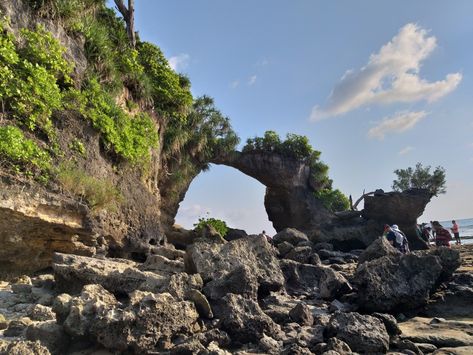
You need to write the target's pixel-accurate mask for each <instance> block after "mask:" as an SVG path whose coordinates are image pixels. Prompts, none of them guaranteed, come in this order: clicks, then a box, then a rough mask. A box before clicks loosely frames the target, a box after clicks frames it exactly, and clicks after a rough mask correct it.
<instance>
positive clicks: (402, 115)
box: [368, 111, 427, 140]
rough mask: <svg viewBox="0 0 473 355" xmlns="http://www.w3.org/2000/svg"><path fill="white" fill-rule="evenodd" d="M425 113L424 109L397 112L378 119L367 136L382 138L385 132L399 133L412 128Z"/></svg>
mask: <svg viewBox="0 0 473 355" xmlns="http://www.w3.org/2000/svg"><path fill="white" fill-rule="evenodd" d="M426 115H427V113H426V112H425V111H419V112H406V111H403V112H398V113H396V114H395V115H394V116H390V117H385V118H383V119H382V120H381V121H379V122H378V124H377V125H376V126H375V127H373V128H371V129H370V130H369V131H368V136H369V137H370V138H377V139H379V140H383V139H384V136H385V135H386V134H389V133H391V132H395V133H401V132H405V131H407V130H409V129H411V128H413V127H414V126H415V125H416V124H417V122H419V121H420V120H421V119H422V118H424V117H425V116H426Z"/></svg>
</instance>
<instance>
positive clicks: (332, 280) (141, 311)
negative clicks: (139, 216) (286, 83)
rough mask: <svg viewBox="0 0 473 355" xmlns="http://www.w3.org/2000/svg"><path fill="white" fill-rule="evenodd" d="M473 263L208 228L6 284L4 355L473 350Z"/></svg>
mask: <svg viewBox="0 0 473 355" xmlns="http://www.w3.org/2000/svg"><path fill="white" fill-rule="evenodd" d="M460 255H461V258H460ZM460 260H461V262H460ZM472 268H473V246H468V245H467V246H461V247H454V248H452V249H446V248H441V249H430V250H427V251H416V252H413V253H411V254H409V255H401V254H399V253H398V252H397V251H396V250H394V249H393V248H392V247H391V246H390V245H389V244H388V243H386V241H385V240H384V239H382V238H379V239H377V240H376V241H375V242H373V244H372V245H371V246H370V247H368V248H367V249H366V250H364V251H363V250H352V251H350V252H341V251H337V250H334V249H333V246H332V245H331V244H328V243H318V244H314V243H312V242H311V241H309V239H308V238H307V236H306V235H305V234H303V233H301V232H299V231H297V230H294V229H285V230H283V231H282V232H280V233H278V234H277V235H276V236H275V237H274V240H273V243H272V244H270V243H269V242H268V241H267V240H266V239H265V238H264V237H260V236H243V237H241V238H238V239H235V240H232V241H226V240H224V239H223V238H222V237H221V236H220V235H218V234H217V233H215V231H213V230H212V229H208V230H206V231H204V233H203V234H202V235H201V236H199V237H197V238H195V240H193V243H192V244H189V245H188V246H187V248H186V250H179V249H176V248H175V247H174V246H173V245H171V244H169V245H165V246H155V247H153V248H152V250H151V251H150V254H149V256H148V258H147V259H146V261H145V262H143V263H139V262H135V261H131V260H126V259H118V258H115V259H112V258H107V257H105V256H101V255H96V256H95V257H87V256H78V255H72V254H60V253H56V254H55V255H54V258H53V265H52V270H48V271H47V272H45V273H41V274H37V275H35V276H31V277H28V276H22V277H18V278H16V279H14V280H11V281H10V282H1V283H0V329H1V330H0V354H77V355H79V354H97V355H98V354H102V355H103V354H230V353H235V354H325V355H336V354H351V353H359V354H382V353H390V354H395V353H402V354H427V353H434V354H468V353H472V352H473V311H472V308H471V305H472V302H473V275H472V274H471V270H472Z"/></svg>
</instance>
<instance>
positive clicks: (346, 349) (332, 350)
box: [311, 338, 352, 355]
mask: <svg viewBox="0 0 473 355" xmlns="http://www.w3.org/2000/svg"><path fill="white" fill-rule="evenodd" d="M311 350H312V351H313V352H314V353H316V354H326V355H328V354H334V355H336V354H340V355H341V354H352V351H351V349H350V346H348V344H347V343H345V342H344V341H342V340H340V339H338V338H330V339H328V340H327V342H326V343H319V344H317V345H316V346H314V347H313V348H312V349H311Z"/></svg>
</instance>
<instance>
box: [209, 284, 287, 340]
mask: <svg viewBox="0 0 473 355" xmlns="http://www.w3.org/2000/svg"><path fill="white" fill-rule="evenodd" d="M215 315H216V317H218V318H219V319H220V322H221V327H222V329H223V330H225V331H226V332H227V333H228V334H229V335H230V338H231V339H232V341H234V342H241V343H248V342H257V341H258V340H259V339H261V338H262V337H263V336H264V334H268V335H270V336H271V337H273V338H278V337H279V336H280V332H281V329H280V327H279V325H278V324H276V323H275V322H274V321H273V320H272V319H271V318H270V317H269V316H267V315H266V314H265V313H264V312H263V311H262V310H261V308H260V306H259V305H258V303H256V302H255V301H253V300H250V299H247V298H243V297H242V296H241V295H235V294H232V293H229V294H227V295H226V296H225V297H224V298H223V299H222V300H221V302H220V303H219V305H218V307H216V308H215Z"/></svg>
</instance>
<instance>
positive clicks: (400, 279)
mask: <svg viewBox="0 0 473 355" xmlns="http://www.w3.org/2000/svg"><path fill="white" fill-rule="evenodd" d="M433 254H435V252H434V253H433ZM433 254H429V253H419V255H416V254H408V255H399V254H397V255H391V256H383V257H381V258H378V259H374V260H372V261H368V262H365V263H363V264H359V265H358V268H357V270H356V273H355V275H354V277H353V282H354V283H355V284H356V285H357V288H358V304H359V306H360V307H361V308H362V309H364V310H366V311H375V312H396V311H405V310H408V309H415V308H417V307H419V306H422V305H424V304H425V303H426V302H427V300H428V299H429V296H430V294H431V293H432V292H433V291H434V290H435V288H436V287H437V286H438V284H439V281H441V280H442V278H443V277H446V274H449V273H450V275H451V272H453V270H452V267H451V265H453V264H454V263H453V261H452V258H453V257H452V254H454V253H445V254H444V256H445V259H446V260H448V262H447V261H444V264H445V265H448V266H445V267H443V266H442V259H441V257H439V256H436V255H433ZM447 255H449V258H447V257H446V256H447Z"/></svg>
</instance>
